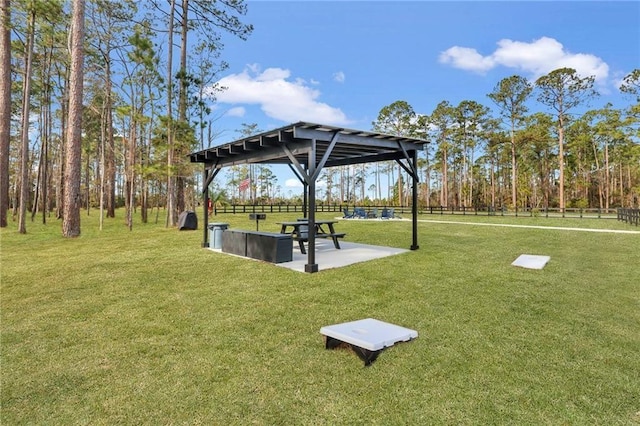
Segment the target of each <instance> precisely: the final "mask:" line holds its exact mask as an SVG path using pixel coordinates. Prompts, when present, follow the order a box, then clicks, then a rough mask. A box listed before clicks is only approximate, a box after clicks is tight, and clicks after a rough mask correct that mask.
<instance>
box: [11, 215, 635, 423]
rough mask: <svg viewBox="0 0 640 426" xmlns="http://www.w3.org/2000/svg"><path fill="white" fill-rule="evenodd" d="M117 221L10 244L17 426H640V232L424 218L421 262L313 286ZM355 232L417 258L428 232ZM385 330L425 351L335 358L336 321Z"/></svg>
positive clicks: (365, 266)
mask: <svg viewBox="0 0 640 426" xmlns="http://www.w3.org/2000/svg"><path fill="white" fill-rule="evenodd" d="M117 214H118V215H120V217H118V218H116V219H109V220H107V221H106V222H105V229H104V230H102V231H100V230H98V215H97V214H96V213H95V212H92V214H91V216H89V217H87V216H84V217H83V222H82V236H81V237H79V238H77V239H70V240H65V239H63V238H62V237H61V236H60V234H61V233H60V223H59V222H56V221H55V220H51V223H50V224H48V225H46V226H43V225H41V224H38V223H28V224H27V229H28V231H29V233H28V234H27V235H19V234H18V233H17V232H16V231H15V229H16V228H17V226H14V225H15V224H14V223H11V224H10V225H11V229H2V230H1V231H0V236H1V258H0V260H1V262H2V263H1V273H2V275H1V280H2V288H1V300H0V303H1V304H0V308H1V331H2V334H1V342H0V343H1V346H0V355H1V374H2V377H1V379H2V382H1V386H2V387H1V401H0V402H1V413H0V419H1V421H2V424H6V425H12V424H91V425H100V424H105V425H106V424H109V425H111V424H151V425H157V424H206V425H213V424H224V425H227V424H238V425H245V424H259V425H276V424H286V425H289V424H313V425H316V424H379V425H391V424H411V425H418V424H420V425H422V424H424V425H427V424H428V425H435V424H456V425H458V424H479V425H486V424H553V425H556V424H570V425H585V424H600V425H627V424H640V279H639V278H638V277H639V276H640V235H637V234H636V235H633V234H607V233H592V232H576V231H560V230H549V229H542V230H541V229H528V228H507V227H489V226H470V225H466V224H450V223H431V222H424V223H420V224H419V244H420V249H419V250H416V251H410V252H408V253H404V254H400V255H396V256H391V257H387V258H383V259H379V260H374V261H370V262H365V263H360V264H355V265H352V266H348V267H345V268H339V269H333V270H326V271H321V272H319V273H317V274H304V273H300V272H295V271H291V270H289V269H286V268H280V267H276V266H274V265H271V264H267V263H263V262H257V261H252V260H246V259H242V258H238V257H233V256H229V255H225V254H222V253H216V252H212V251H209V250H205V249H202V248H201V240H202V234H203V231H202V223H200V228H201V229H200V230H198V231H194V232H191V231H185V232H178V231H177V230H175V229H166V228H165V227H164V226H163V225H155V224H140V223H136V224H135V225H134V229H133V231H131V232H130V231H128V230H127V229H126V227H125V226H124V219H123V217H122V216H123V215H124V212H123V211H118V212H117ZM297 216H299V214H296V213H291V214H288V215H287V214H267V220H266V221H264V222H262V223H261V224H260V229H261V230H267V231H274V232H277V231H278V229H279V228H278V225H276V224H275V222H278V221H281V220H291V219H295V218H296V217H297ZM324 216H326V217H327V218H328V217H331V216H332V215H328V214H325V215H324ZM421 219H425V220H447V221H477V222H493V223H497V224H531V225H543V226H567V227H589V228H610V229H625V230H640V229H638V228H637V227H633V226H630V225H627V224H623V223H618V222H616V221H614V220H604V219H600V220H598V219H545V218H509V217H491V218H489V217H478V218H474V217H470V216H466V217H458V216H456V217H451V216H444V217H438V216H436V215H424V216H421ZM212 221H215V222H228V223H230V224H231V226H232V227H240V228H245V229H254V228H255V223H254V222H250V221H249V220H248V217H247V215H245V214H243V215H236V216H233V215H225V216H218V217H215V218H212ZM338 226H339V232H346V233H347V237H346V239H345V241H352V242H359V243H368V244H377V245H388V246H393V247H401V248H409V246H410V245H411V223H410V222H401V221H385V222H382V221H369V222H362V221H345V222H341V223H340V224H339V225H338ZM523 253H527V254H542V255H548V256H551V261H550V262H549V263H548V264H547V266H546V267H545V268H544V269H543V270H527V269H522V268H516V267H513V266H511V265H510V264H511V262H512V261H513V260H514V259H515V258H516V257H517V256H518V255H520V254H523ZM367 317H373V318H377V319H380V320H383V321H387V322H391V323H394V324H398V325H401V326H404V327H408V328H412V329H415V330H417V331H418V333H419V337H418V338H417V339H416V340H414V341H412V342H409V343H402V344H399V345H396V346H394V347H392V348H390V349H388V350H386V351H384V352H383V353H382V354H381V355H380V357H379V358H378V360H377V361H375V362H374V363H373V365H372V366H370V367H367V368H365V367H363V363H362V362H361V361H360V360H359V359H358V358H357V356H356V355H355V354H354V353H352V352H350V351H348V350H335V351H328V350H325V349H324V347H323V341H322V336H321V335H320V333H319V329H320V327H322V326H324V325H329V324H334V323H340V322H345V321H352V320H356V319H362V318H367Z"/></svg>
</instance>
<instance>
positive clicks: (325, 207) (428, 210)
mask: <svg viewBox="0 0 640 426" xmlns="http://www.w3.org/2000/svg"><path fill="white" fill-rule="evenodd" d="M355 207H364V208H365V209H366V210H369V211H371V210H373V209H378V210H382V209H384V208H393V209H394V210H395V213H396V214H399V215H402V214H411V206H404V207H400V206H384V205H369V206H362V205H353V204H322V203H318V204H316V212H335V213H340V214H342V213H343V212H344V211H345V210H348V211H353V210H354V208H355ZM621 210H625V211H627V210H631V211H635V212H636V213H635V214H636V216H635V219H634V220H635V224H636V225H637V224H638V216H637V214H638V213H637V212H638V210H637V209H635V210H633V209H597V208H596V209H582V208H564V209H559V208H525V209H507V208H491V207H488V208H487V207H485V208H475V207H451V206H428V207H425V206H422V207H420V208H419V209H418V214H430V215H474V216H515V217H547V218H549V217H560V218H587V219H589V218H590V219H615V218H616V217H617V218H618V220H624V219H621V213H620V211H621ZM303 211H304V207H303V205H302V204H232V205H228V206H221V207H215V208H214V211H213V214H214V215H218V214H243V213H301V212H303ZM629 217H630V218H631V217H633V216H629Z"/></svg>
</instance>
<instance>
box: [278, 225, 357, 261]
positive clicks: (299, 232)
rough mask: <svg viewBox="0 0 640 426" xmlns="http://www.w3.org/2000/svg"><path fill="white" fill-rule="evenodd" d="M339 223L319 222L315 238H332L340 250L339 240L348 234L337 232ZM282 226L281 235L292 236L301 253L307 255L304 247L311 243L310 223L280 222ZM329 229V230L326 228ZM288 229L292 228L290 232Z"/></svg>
mask: <svg viewBox="0 0 640 426" xmlns="http://www.w3.org/2000/svg"><path fill="white" fill-rule="evenodd" d="M336 223H338V221H337V220H317V221H316V222H315V237H316V238H331V240H333V245H334V247H335V248H336V249H338V250H339V249H340V242H339V241H338V239H339V238H344V237H345V235H347V234H346V233H339V232H336V231H335V229H334V226H333V225H334V224H336ZM278 224H279V225H280V226H281V228H280V233H281V234H290V235H291V237H292V238H293V240H294V241H297V242H298V244H299V246H300V252H301V253H302V254H306V253H307V251H306V249H305V247H304V243H306V242H308V241H309V221H307V220H297V221H295V222H278ZM324 226H326V227H327V229H325V228H324ZM287 228H292V229H291V231H288V230H287Z"/></svg>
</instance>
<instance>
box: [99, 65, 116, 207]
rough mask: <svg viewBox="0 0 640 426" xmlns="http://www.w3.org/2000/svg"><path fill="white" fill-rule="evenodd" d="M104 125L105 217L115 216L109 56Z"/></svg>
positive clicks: (114, 166)
mask: <svg viewBox="0 0 640 426" xmlns="http://www.w3.org/2000/svg"><path fill="white" fill-rule="evenodd" d="M105 82H106V84H105V89H104V90H105V98H104V103H105V112H106V116H105V127H106V147H105V148H103V150H104V153H103V155H104V165H103V169H102V173H103V175H105V177H104V191H105V198H106V200H105V201H106V204H107V217H116V157H115V149H116V144H115V141H114V139H113V100H112V99H113V98H112V96H111V92H112V83H111V58H110V57H108V56H107V57H106V58H105Z"/></svg>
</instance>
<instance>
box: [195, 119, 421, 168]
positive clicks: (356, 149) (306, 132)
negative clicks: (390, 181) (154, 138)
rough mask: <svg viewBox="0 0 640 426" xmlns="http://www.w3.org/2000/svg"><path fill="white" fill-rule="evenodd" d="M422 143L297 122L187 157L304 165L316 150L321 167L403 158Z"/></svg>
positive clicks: (216, 163)
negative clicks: (322, 162)
mask: <svg viewBox="0 0 640 426" xmlns="http://www.w3.org/2000/svg"><path fill="white" fill-rule="evenodd" d="M425 143H428V142H427V141H425V140H422V139H416V138H409V137H404V136H392V135H388V134H383V133H375V132H369V131H363V130H353V129H346V128H342V127H334V126H328V125H323V124H315V123H308V122H298V123H294V124H290V125H288V126H284V127H280V128H278V129H274V130H270V131H268V132H263V133H260V134H257V135H253V136H249V137H245V138H242V139H238V140H236V141H233V142H228V143H225V144H222V145H219V146H215V147H212V148H208V149H205V150H203V151H198V152H194V153H192V154H191V155H190V159H191V162H192V163H205V166H209V167H213V168H222V167H225V166H233V165H238V164H249V163H254V164H255V163H257V164H260V163H262V164H267V163H268V164H291V163H294V164H295V163H296V162H298V163H299V164H307V163H308V162H309V152H315V157H316V161H318V162H319V161H320V160H321V159H324V160H325V162H324V164H323V166H324V167H333V166H342V165H349V164H362V163H371V162H378V161H387V160H399V159H406V158H407V157H408V156H407V152H408V151H415V150H421V149H422V146H423V144H425ZM314 145H315V146H314ZM314 148H315V149H314ZM327 153H328V154H327ZM325 157H326V158H325ZM294 158H295V160H296V161H293V159H294Z"/></svg>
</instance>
